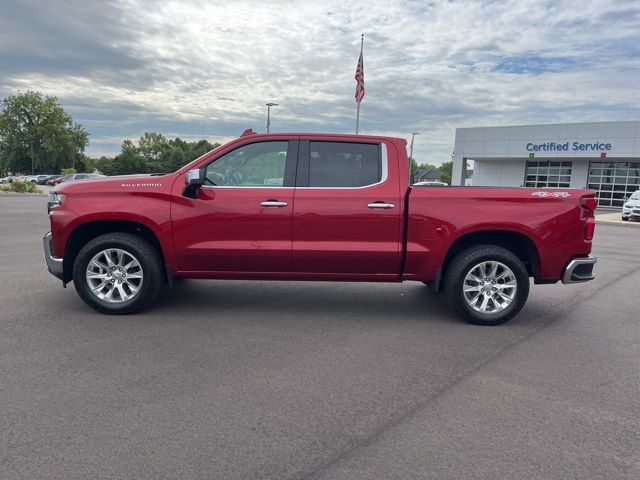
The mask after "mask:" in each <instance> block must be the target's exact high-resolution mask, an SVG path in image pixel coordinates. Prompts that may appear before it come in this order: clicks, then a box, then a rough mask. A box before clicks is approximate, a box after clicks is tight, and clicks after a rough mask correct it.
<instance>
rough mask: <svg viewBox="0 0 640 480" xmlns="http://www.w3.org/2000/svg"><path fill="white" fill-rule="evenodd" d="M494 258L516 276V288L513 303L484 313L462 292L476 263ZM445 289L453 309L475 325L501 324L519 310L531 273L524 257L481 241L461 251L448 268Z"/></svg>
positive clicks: (527, 289)
mask: <svg viewBox="0 0 640 480" xmlns="http://www.w3.org/2000/svg"><path fill="white" fill-rule="evenodd" d="M486 261H495V262H500V263H502V264H504V265H506V266H507V267H508V268H509V269H510V270H511V271H512V272H513V275H514V276H515V281H516V287H517V288H516V291H515V297H514V298H513V300H512V302H511V304H510V305H508V306H507V307H505V308H504V309H503V310H502V311H499V312H495V313H482V312H479V311H477V310H475V309H474V308H472V307H471V305H469V304H468V303H467V300H466V299H465V296H464V292H463V285H464V280H465V277H466V276H467V274H468V273H469V272H470V271H471V269H473V268H474V266H476V265H478V264H480V263H482V262H486ZM444 289H445V293H446V295H447V299H448V301H449V303H450V304H451V306H452V307H453V308H454V310H455V311H456V312H457V313H458V314H460V315H461V316H462V317H463V318H464V319H465V320H467V321H468V322H470V323H473V324H476V325H499V324H501V323H504V322H506V321H507V320H510V319H511V318H513V317H514V316H515V315H517V314H518V312H520V310H521V309H522V307H523V306H524V304H525V303H526V301H527V297H528V296H529V274H528V272H527V269H526V268H525V266H524V264H523V263H522V261H521V260H520V259H519V258H518V257H517V256H516V255H515V254H514V253H512V252H511V251H509V250H507V249H506V248H502V247H498V246H496V245H478V246H475V247H471V248H468V249H466V250H464V251H462V252H460V253H459V254H458V255H457V256H456V257H455V258H454V259H453V260H452V261H451V263H450V264H449V266H448V268H447V271H446V272H445V282H444Z"/></svg>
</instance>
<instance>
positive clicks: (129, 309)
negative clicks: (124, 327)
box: [73, 232, 165, 315]
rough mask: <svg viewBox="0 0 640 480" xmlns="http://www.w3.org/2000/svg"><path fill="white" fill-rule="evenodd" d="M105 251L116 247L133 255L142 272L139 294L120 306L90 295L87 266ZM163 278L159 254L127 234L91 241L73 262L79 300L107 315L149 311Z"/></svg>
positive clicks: (74, 281)
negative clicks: (95, 256)
mask: <svg viewBox="0 0 640 480" xmlns="http://www.w3.org/2000/svg"><path fill="white" fill-rule="evenodd" d="M108 248H117V249H121V250H124V251H125V252H127V253H130V254H132V255H133V256H134V257H135V258H136V259H137V260H138V262H139V264H140V267H141V270H142V273H143V281H142V283H141V288H140V290H139V291H138V293H137V294H136V295H135V296H134V297H133V298H131V299H130V300H127V301H124V302H121V303H110V302H107V301H105V300H102V299H100V298H98V297H97V296H96V295H94V294H93V293H92V292H91V289H90V288H89V285H88V283H87V279H86V271H87V266H88V264H89V262H90V261H91V259H92V258H93V257H94V255H96V254H98V253H99V252H100V251H102V250H105V249H108ZM164 276H165V272H164V267H163V263H162V259H161V257H160V254H159V252H158V251H157V250H156V249H155V248H153V247H152V246H151V245H150V244H149V242H147V241H146V240H144V239H143V238H141V237H138V236H136V235H133V234H130V233H123V232H116V233H108V234H106V235H101V236H99V237H96V238H94V239H93V240H91V241H89V242H88V243H87V244H86V245H85V246H84V247H82V249H81V250H80V252H78V255H77V256H76V259H75V262H74V263H73V284H74V286H75V288H76V291H77V292H78V295H80V298H82V300H84V302H85V303H86V304H87V305H89V306H90V307H91V308H93V309H94V310H97V311H98V312H101V313H106V314H110V315H124V314H128V313H135V312H140V311H142V310H145V309H147V308H149V307H150V306H151V305H152V304H153V303H154V302H155V301H156V299H157V298H158V295H159V293H160V289H161V287H162V283H163V280H164Z"/></svg>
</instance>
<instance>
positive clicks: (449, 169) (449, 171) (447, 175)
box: [438, 162, 453, 185]
mask: <svg viewBox="0 0 640 480" xmlns="http://www.w3.org/2000/svg"><path fill="white" fill-rule="evenodd" d="M438 170H439V171H440V181H441V182H444V183H448V184H449V185H451V176H452V175H453V162H444V163H443V164H442V165H440V168H439V169H438Z"/></svg>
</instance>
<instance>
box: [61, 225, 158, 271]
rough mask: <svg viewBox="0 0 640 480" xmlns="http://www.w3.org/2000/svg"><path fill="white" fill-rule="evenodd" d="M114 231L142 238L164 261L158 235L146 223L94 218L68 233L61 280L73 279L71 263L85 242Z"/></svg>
mask: <svg viewBox="0 0 640 480" xmlns="http://www.w3.org/2000/svg"><path fill="white" fill-rule="evenodd" d="M115 232H122V233H131V234H133V235H137V236H139V237H142V238H144V239H145V240H147V241H148V242H149V243H150V244H151V246H152V247H153V248H154V249H155V250H156V251H157V252H158V255H159V256H160V258H161V259H163V263H164V262H165V260H164V254H163V250H162V246H161V245H160V241H159V240H158V236H157V235H156V233H155V232H154V231H153V230H152V229H151V228H149V227H148V226H147V225H144V224H142V223H140V222H136V221H132V220H95V221H91V222H87V223H83V224H81V225H79V226H77V227H76V228H75V229H74V230H73V231H72V232H71V234H70V235H69V237H68V239H67V243H66V247H65V254H64V262H63V267H64V273H63V275H64V278H63V281H64V282H69V281H71V280H72V279H73V263H74V262H75V259H76V257H77V255H78V252H79V251H80V249H81V248H82V247H83V246H84V245H86V244H87V242H89V241H91V240H93V239H94V238H96V237H99V236H100V235H104V234H107V233H115Z"/></svg>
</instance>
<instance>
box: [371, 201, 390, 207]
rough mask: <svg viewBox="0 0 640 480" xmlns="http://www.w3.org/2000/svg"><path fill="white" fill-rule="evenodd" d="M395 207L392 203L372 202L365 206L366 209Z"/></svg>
mask: <svg viewBox="0 0 640 480" xmlns="http://www.w3.org/2000/svg"><path fill="white" fill-rule="evenodd" d="M393 207H395V205H394V204H393V203H385V202H373V203H369V204H367V208H393Z"/></svg>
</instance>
